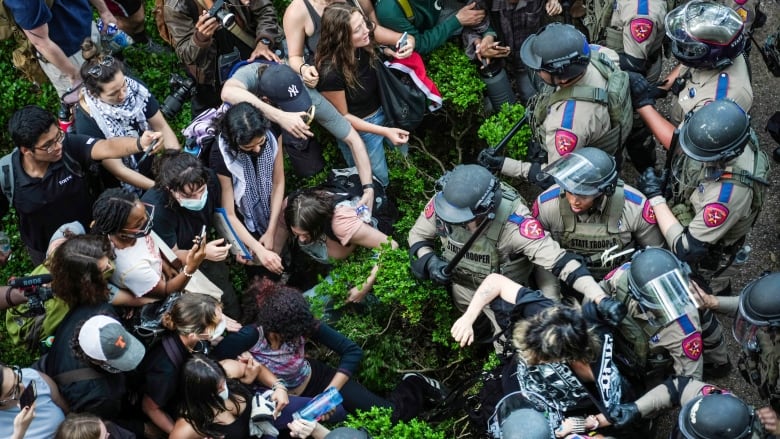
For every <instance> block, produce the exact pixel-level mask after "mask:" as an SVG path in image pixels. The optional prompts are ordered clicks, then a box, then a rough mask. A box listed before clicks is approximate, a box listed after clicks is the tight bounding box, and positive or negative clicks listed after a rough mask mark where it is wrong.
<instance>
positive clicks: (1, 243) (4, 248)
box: [0, 230, 11, 254]
mask: <svg viewBox="0 0 780 439" xmlns="http://www.w3.org/2000/svg"><path fill="white" fill-rule="evenodd" d="M10 252H11V238H9V237H8V235H7V234H6V233H5V232H4V231H2V230H0V253H2V254H8V253H10Z"/></svg>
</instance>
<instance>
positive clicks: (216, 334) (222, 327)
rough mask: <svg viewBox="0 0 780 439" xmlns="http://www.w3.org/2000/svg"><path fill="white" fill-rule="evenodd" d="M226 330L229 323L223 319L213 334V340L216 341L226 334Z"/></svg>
mask: <svg viewBox="0 0 780 439" xmlns="http://www.w3.org/2000/svg"><path fill="white" fill-rule="evenodd" d="M225 328H227V322H226V321H225V319H224V318H223V319H222V320H220V321H219V323H217V327H216V328H214V332H213V333H212V334H211V340H216V339H217V338H218V337H219V336H221V335H222V334H224V333H225Z"/></svg>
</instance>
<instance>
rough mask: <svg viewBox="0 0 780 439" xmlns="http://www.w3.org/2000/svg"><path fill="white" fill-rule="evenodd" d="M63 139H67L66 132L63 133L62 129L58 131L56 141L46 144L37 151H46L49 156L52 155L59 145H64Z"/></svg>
mask: <svg viewBox="0 0 780 439" xmlns="http://www.w3.org/2000/svg"><path fill="white" fill-rule="evenodd" d="M63 139H65V132H64V131H62V130H61V129H57V136H56V137H55V138H54V139H52V140H49V141H48V142H46V143H44V144H43V145H41V146H39V147H37V148H35V149H37V150H40V151H45V152H46V153H47V154H51V153H52V152H54V148H56V147H57V145H59V144H60V143H62V141H63Z"/></svg>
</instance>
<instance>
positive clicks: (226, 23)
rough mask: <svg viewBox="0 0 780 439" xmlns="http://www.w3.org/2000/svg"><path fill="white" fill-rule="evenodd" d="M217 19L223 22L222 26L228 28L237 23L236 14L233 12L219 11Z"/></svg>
mask: <svg viewBox="0 0 780 439" xmlns="http://www.w3.org/2000/svg"><path fill="white" fill-rule="evenodd" d="M217 19H218V20H219V21H220V23H222V27H224V28H227V29H229V28H230V27H231V26H233V24H235V23H236V16H235V14H233V13H231V12H225V11H219V12H217Z"/></svg>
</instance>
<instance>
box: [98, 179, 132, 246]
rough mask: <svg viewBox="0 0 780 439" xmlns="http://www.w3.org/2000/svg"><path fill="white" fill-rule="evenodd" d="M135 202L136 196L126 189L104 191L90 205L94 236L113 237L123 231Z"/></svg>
mask: <svg viewBox="0 0 780 439" xmlns="http://www.w3.org/2000/svg"><path fill="white" fill-rule="evenodd" d="M137 201H138V196H137V195H136V194H135V193H133V192H130V191H128V190H126V189H123V188H111V189H106V191H105V192H103V193H102V194H100V197H98V199H97V201H95V204H93V205H92V217H93V218H94V219H95V222H94V224H92V230H91V232H92V233H93V234H95V235H113V234H115V233H117V232H119V231H120V230H122V229H124V228H125V224H127V218H128V217H129V216H130V211H131V210H133V207H134V206H135V203H136V202H137Z"/></svg>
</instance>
